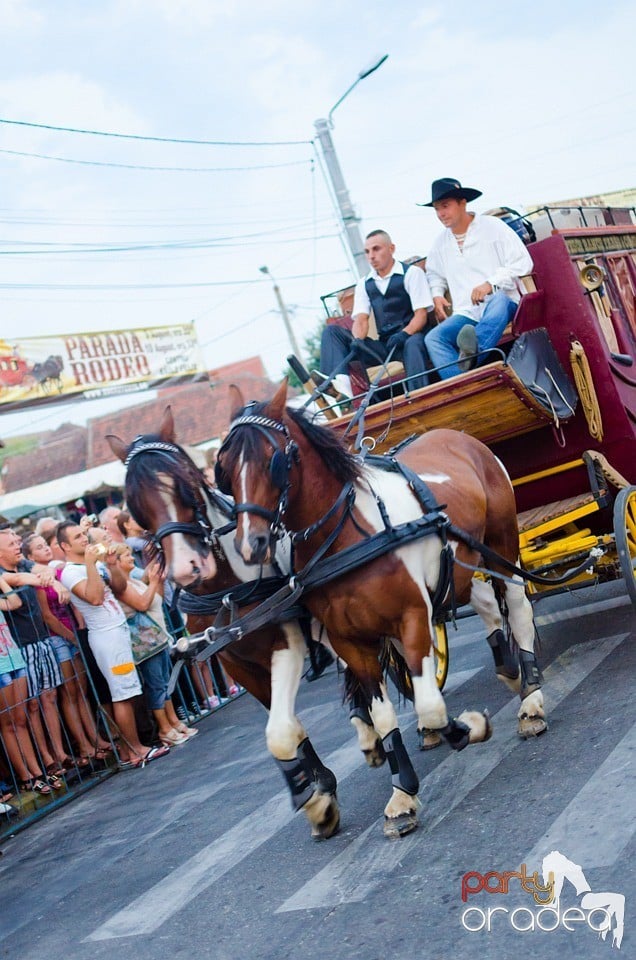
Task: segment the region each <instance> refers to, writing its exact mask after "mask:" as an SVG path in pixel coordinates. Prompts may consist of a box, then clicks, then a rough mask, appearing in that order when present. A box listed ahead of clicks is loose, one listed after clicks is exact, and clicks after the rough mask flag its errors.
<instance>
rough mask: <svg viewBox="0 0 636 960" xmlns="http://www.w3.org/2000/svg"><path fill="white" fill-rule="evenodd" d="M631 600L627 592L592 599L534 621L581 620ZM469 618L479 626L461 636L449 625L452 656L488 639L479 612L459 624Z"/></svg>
mask: <svg viewBox="0 0 636 960" xmlns="http://www.w3.org/2000/svg"><path fill="white" fill-rule="evenodd" d="M631 602H632V601H631V599H630V597H628V596H627V594H624V595H622V596H620V597H608V599H607V600H591V601H590V602H589V603H584V604H581V605H580V606H574V607H570V608H568V609H565V610H557V611H556V612H555V613H542V614H539V615H538V616H535V618H534V622H535V624H536V626H537V627H546V626H548V625H553V624H555V623H561V621H562V620H579V619H580V618H582V617H587V616H589V615H590V614H594V613H606V612H607V611H608V610H615V609H618V608H620V607H629V606H631ZM467 620H470V621H471V626H472V621H474V622H476V623H477V624H479V626H477V627H476V628H475V629H474V630H470V632H463V631H462V632H461V634H460V635H459V636H456V634H455V631H454V630H453V628H452V627H451V626H450V625H449V626H448V644H449V647H450V652H451V657H452V655H453V652H454V651H455V650H461V648H462V647H469V646H472V644H473V643H479V642H485V640H486V632H485V629H484V626H483V624H482V623H481V620H480V619H479V617H478V616H477V614H474V615H473V616H471V617H466V618H462V619H461V620H458V624H462V623H465V622H466V621H467Z"/></svg>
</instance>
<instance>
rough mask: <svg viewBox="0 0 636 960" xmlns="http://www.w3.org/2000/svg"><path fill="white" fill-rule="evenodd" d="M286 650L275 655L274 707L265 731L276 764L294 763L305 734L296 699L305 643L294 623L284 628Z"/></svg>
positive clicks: (276, 652) (273, 659) (270, 712)
mask: <svg viewBox="0 0 636 960" xmlns="http://www.w3.org/2000/svg"><path fill="white" fill-rule="evenodd" d="M281 627H282V629H283V631H284V633H285V636H286V638H287V643H288V647H287V649H286V650H274V652H273V654H272V704H271V707H270V711H269V719H268V721H267V727H266V730H265V736H266V738H267V749H268V750H269V752H270V753H271V754H272V756H273V757H276V759H277V760H292V759H293V758H294V757H295V756H296V750H297V747H298V744H299V743H300V742H301V740H304V738H305V736H306V734H305V731H304V729H303V727H302V724H301V723H300V721H299V720H298V718H297V717H296V695H297V693H298V687H299V685H300V678H301V675H302V672H303V665H304V662H305V653H306V647H305V641H304V639H303V635H302V632H301V629H300V627H299V626H298V624H297V623H295V622H290V623H286V624H282V625H281Z"/></svg>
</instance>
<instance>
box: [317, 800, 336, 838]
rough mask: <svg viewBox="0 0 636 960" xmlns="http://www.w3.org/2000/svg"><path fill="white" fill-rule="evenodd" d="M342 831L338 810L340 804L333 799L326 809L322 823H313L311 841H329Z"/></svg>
mask: <svg viewBox="0 0 636 960" xmlns="http://www.w3.org/2000/svg"><path fill="white" fill-rule="evenodd" d="M339 829H340V810H339V808H338V802H337V800H336V798H335V797H332V798H331V803H330V804H329V806H328V807H327V808H326V810H325V813H324V816H323V819H322V820H321V821H320V823H312V825H311V839H312V840H316V841H319V840H328V839H329V837H333V836H334V834H336V833H338V830H339Z"/></svg>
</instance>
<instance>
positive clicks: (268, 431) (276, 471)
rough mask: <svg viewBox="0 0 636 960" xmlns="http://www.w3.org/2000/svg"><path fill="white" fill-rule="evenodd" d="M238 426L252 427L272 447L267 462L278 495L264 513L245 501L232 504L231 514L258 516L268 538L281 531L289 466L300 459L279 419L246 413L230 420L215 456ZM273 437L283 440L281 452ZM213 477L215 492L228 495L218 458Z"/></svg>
mask: <svg viewBox="0 0 636 960" xmlns="http://www.w3.org/2000/svg"><path fill="white" fill-rule="evenodd" d="M238 427H253V428H254V429H255V430H257V431H258V432H259V433H260V434H261V435H262V436H263V437H264V438H265V439H266V440H267V442H268V443H269V444H270V446H272V447H273V448H274V453H273V454H272V459H271V460H270V462H269V475H270V479H271V482H272V486H273V487H275V489H277V490H278V491H279V494H278V503H277V504H276V507H275V509H274V510H267V509H266V508H265V507H261V506H260V504H258V503H248V502H245V503H235V504H234V512H235V513H236V514H238V513H253V514H256V515H257V516H259V517H263V518H264V519H265V520H268V521H269V524H270V531H271V533H272V535H273V536H275V537H276V536H278V535H279V534H280V532H281V530H282V525H283V524H282V518H283V515H284V513H285V511H286V509H287V504H288V502H289V489H290V487H291V479H290V475H291V470H292V466H293V464H294V463H298V462H299V459H300V453H299V450H298V444H297V443H296V441H295V440H294V439H293V438H292V436H291V434H290V432H289V430H288V429H287V427H286V426H285V424H284V423H281V422H280V421H279V420H271V419H270V418H269V417H263V416H260V415H257V414H246V415H244V416H242V417H237V419H236V420H233V421H232V423H231V424H230V429H229V431H228V434H227V437H226V438H225V440H224V441H223V444H222V445H221V447H220V449H219V456H220V455H221V454H222V452H223V448H224V447H225V446H226V445H227V443H228V441H229V439H230V437H231V436H232V433H233V432H234V431H235V430H236V429H237V428H238ZM277 434H282V436H283V437H284V439H285V446H284V447H283V448H282V449H281V448H280V446H279V445H278V442H277V436H276V435H277ZM215 476H216V482H217V486H218V488H219V490H220V491H221V492H222V493H229V492H230V491H229V489H228V488H229V479H228V477H227V474H226V473H225V471H224V470H223V468H222V467H221V466H220V465H219V460H218V459H217V462H216V466H215Z"/></svg>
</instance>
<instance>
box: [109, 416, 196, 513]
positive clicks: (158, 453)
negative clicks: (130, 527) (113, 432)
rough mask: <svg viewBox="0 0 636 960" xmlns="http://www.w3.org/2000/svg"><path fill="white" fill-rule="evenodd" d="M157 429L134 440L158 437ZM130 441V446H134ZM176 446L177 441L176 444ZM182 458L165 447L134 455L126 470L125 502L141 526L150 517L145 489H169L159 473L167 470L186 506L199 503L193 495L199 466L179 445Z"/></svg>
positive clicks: (144, 440)
mask: <svg viewBox="0 0 636 960" xmlns="http://www.w3.org/2000/svg"><path fill="white" fill-rule="evenodd" d="M160 440H161V437H160V436H159V434H157V433H149V434H146V435H145V436H143V437H141V438H140V439H139V441H136V442H135V445H136V443H137V442H138V443H153V442H155V441H160ZM133 446H134V445H132V446H131V447H130V448H129V450H131V449H133ZM175 446H178V444H175ZM179 449H180V450H181V452H182V453H183V458H181V457H177V456H175V455H174V454H173V453H170V452H169V451H166V450H152V451H144V453H142V454H139V456H136V457H133V458H132V460H131V461H130V463H129V464H128V467H127V470H126V504H127V506H128V509H129V510H130V513H131V514H132V516H133V517H134V518H135V520H136V521H137V523H138V524H139V526H140V527H143V528H144V529H148V528H149V526H150V522H149V517H148V516H147V514H146V512H145V505H144V493H145V492H146V491H148V490H153V489H154V490H156V489H161V490H166V491H168V490H169V486H168V484H167V483H166V482H165V480H162V479H160V478H159V476H158V475H159V474H160V473H166V474H169V476H170V479H171V480H172V482H173V483H174V490H175V493H176V495H177V497H178V498H179V500H180V501H181V503H183V505H184V506H185V507H192V509H195V508H196V507H197V506H198V505H199V501H198V500H197V496H196V485H197V482H198V481H199V480H200V481H201V482H203V478H202V477H199V476H198V474H199V473H200V471H199V468H198V467H197V466H196V465H195V464H194V463H192V462H191V461H190V460H189V457H188V454H187V453H186V451H185V450H183V448H182V447H179Z"/></svg>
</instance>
